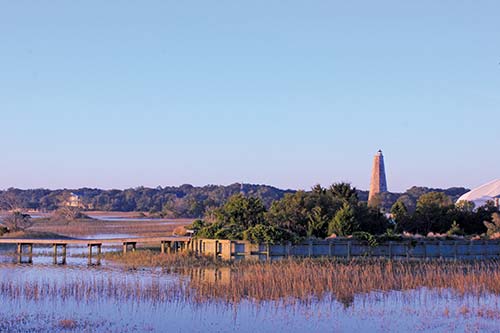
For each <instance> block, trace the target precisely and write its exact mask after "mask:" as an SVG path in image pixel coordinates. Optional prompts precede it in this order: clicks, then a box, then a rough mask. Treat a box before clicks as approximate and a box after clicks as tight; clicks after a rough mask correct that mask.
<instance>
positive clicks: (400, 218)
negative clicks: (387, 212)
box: [391, 200, 410, 231]
mask: <svg viewBox="0 0 500 333" xmlns="http://www.w3.org/2000/svg"><path fill="white" fill-rule="evenodd" d="M391 215H392V219H393V220H394V222H395V223H396V228H395V229H396V230H397V231H402V230H404V228H405V226H406V225H407V224H408V222H409V221H410V215H409V214H408V209H407V208H406V205H405V204H404V202H403V201H399V200H398V201H396V203H395V204H394V205H392V207H391Z"/></svg>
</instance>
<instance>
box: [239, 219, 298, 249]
mask: <svg viewBox="0 0 500 333" xmlns="http://www.w3.org/2000/svg"><path fill="white" fill-rule="evenodd" d="M243 239H244V240H247V241H250V242H252V243H256V244H260V243H265V244H276V243H283V242H286V241H295V240H296V237H295V235H293V234H292V233H290V232H289V231H287V230H284V229H281V228H277V227H273V226H270V225H263V224H257V225H256V226H254V227H250V228H248V229H247V230H245V231H244V232H243Z"/></svg>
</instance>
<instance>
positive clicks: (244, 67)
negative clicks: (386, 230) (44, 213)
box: [0, 0, 500, 191]
mask: <svg viewBox="0 0 500 333" xmlns="http://www.w3.org/2000/svg"><path fill="white" fill-rule="evenodd" d="M0 4H1V10H0V126H1V128H0V142H1V143H2V147H3V149H2V157H1V172H0V188H7V187H11V186H12V187H21V188H36V187H48V188H60V187H68V188H73V187H81V186H91V187H101V188H128V187H135V186H139V185H145V186H157V185H163V186H165V185H179V184H183V183H192V184H194V185H205V184H230V183H234V182H248V183H266V184H270V185H275V186H278V187H283V188H304V189H308V188H310V187H311V186H313V185H314V184H316V183H321V184H323V185H328V184H331V183H333V182H336V181H350V182H352V183H353V184H354V185H355V186H357V187H358V188H362V189H366V188H368V186H369V180H370V169H371V164H372V158H373V155H374V154H375V152H376V151H377V150H378V149H379V148H381V149H383V150H384V153H385V156H386V168H387V177H388V184H389V190H392V191H402V190H405V189H406V188H408V187H410V186H412V185H425V186H435V187H449V186H468V187H472V186H476V185H480V184H482V183H484V182H487V181H490V180H492V179H494V178H499V177H500V169H499V165H500V154H498V147H499V146H500V133H499V130H498V120H499V115H500V65H499V62H500V35H499V32H500V20H499V19H498V13H500V3H499V2H498V1H432V0H424V1H272V0H266V1H259V0H254V1H246V2H245V1H91V0H87V1H56V0H53V1H1V0H0Z"/></svg>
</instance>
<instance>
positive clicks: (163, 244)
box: [160, 241, 165, 254]
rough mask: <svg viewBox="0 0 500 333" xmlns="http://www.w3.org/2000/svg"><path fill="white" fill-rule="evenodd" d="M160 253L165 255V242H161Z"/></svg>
mask: <svg viewBox="0 0 500 333" xmlns="http://www.w3.org/2000/svg"><path fill="white" fill-rule="evenodd" d="M160 251H161V253H162V254H165V241H161V247H160Z"/></svg>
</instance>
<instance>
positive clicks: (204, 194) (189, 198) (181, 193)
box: [0, 184, 468, 218]
mask: <svg viewBox="0 0 500 333" xmlns="http://www.w3.org/2000/svg"><path fill="white" fill-rule="evenodd" d="M467 191H468V190H467V189H464V188H451V189H447V190H441V189H431V188H426V187H412V188H411V189H409V190H408V191H406V192H405V193H383V194H382V195H381V196H380V198H379V206H380V207H381V208H382V209H384V210H385V211H387V212H388V211H389V210H390V208H391V207H392V205H393V204H394V203H395V202H396V201H398V200H400V201H402V202H404V204H405V206H406V207H407V209H408V211H410V212H413V211H414V210H415V209H416V205H417V200H418V198H419V197H420V196H421V195H423V194H425V193H429V192H442V193H444V194H446V195H447V196H449V197H450V198H451V200H456V199H457V198H458V197H459V196H460V195H462V194H464V193H466V192H467ZM296 192H297V191H293V190H282V189H278V188H276V187H272V186H267V185H252V184H243V185H241V184H232V185H228V186H219V185H208V186H203V187H195V186H192V185H182V186H179V187H172V186H170V187H157V188H147V187H137V188H131V189H125V190H102V189H92V188H80V189H59V190H48V189H29V190H21V189H16V188H10V189H8V190H5V191H0V210H10V211H14V210H40V211H54V210H57V209H58V208H60V207H62V206H64V205H65V203H66V202H67V201H68V200H69V198H70V196H71V193H74V194H76V195H78V196H79V198H80V200H81V205H82V207H81V208H82V209H84V210H102V211H121V212H149V213H152V214H156V215H158V216H163V217H169V218H176V217H186V218H200V217H203V216H204V215H205V214H206V212H207V211H210V210H212V209H213V208H217V207H221V206H222V205H224V204H225V203H226V202H227V201H228V200H229V198H230V197H231V196H233V195H235V194H239V193H242V194H243V195H245V196H251V197H256V198H259V199H260V200H261V201H262V203H263V205H264V206H265V208H266V209H269V208H270V207H271V205H272V204H273V202H275V201H278V200H281V199H283V198H284V197H285V195H287V194H294V193H296ZM298 192H300V193H301V194H298V195H299V196H300V195H303V194H304V193H309V192H314V189H313V190H312V191H298ZM356 192H357V195H358V198H359V201H362V202H364V201H367V200H368V192H367V191H360V190H356Z"/></svg>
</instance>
